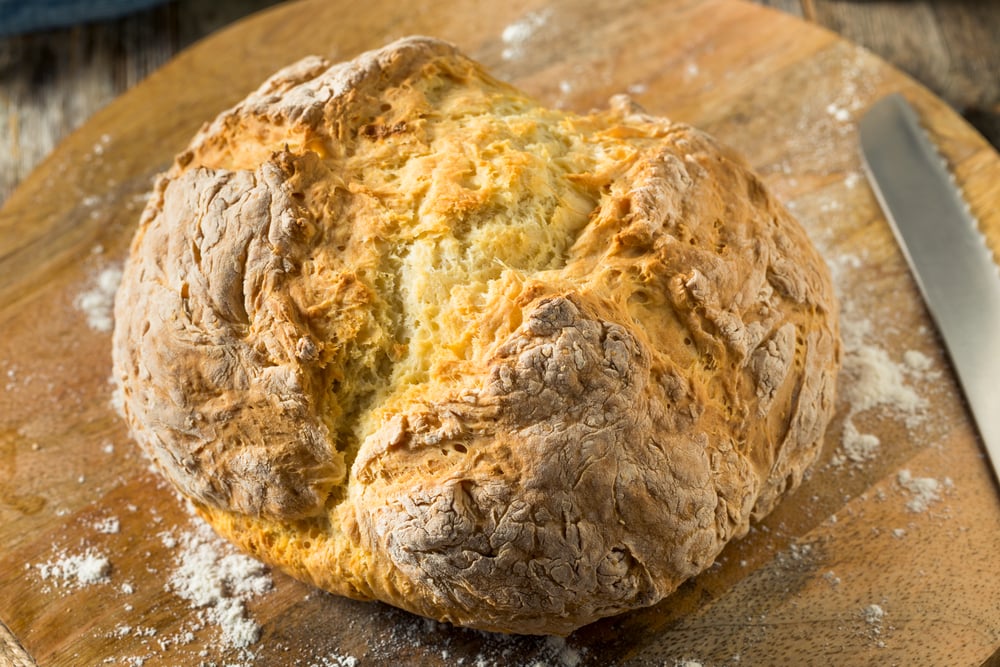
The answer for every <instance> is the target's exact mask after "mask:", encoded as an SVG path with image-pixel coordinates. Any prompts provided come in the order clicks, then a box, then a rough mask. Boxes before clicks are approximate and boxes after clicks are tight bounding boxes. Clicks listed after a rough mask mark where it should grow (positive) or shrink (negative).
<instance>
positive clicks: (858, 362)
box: [833, 315, 933, 466]
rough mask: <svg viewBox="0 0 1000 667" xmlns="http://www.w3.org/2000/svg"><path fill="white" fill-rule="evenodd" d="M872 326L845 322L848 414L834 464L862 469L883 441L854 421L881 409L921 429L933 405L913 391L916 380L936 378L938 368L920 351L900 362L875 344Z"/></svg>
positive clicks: (844, 392)
mask: <svg viewBox="0 0 1000 667" xmlns="http://www.w3.org/2000/svg"><path fill="white" fill-rule="evenodd" d="M873 329H874V327H873V326H872V323H871V321H870V320H868V319H854V318H852V317H850V316H846V315H845V316H843V317H842V318H841V336H842V339H843V342H844V364H843V373H844V376H845V378H846V379H847V382H845V383H844V385H843V386H842V388H841V392H842V396H843V397H844V399H845V400H846V402H847V405H848V412H847V416H846V417H845V419H844V425H843V431H842V432H841V442H840V449H839V451H838V452H837V453H836V454H835V455H834V457H833V464H834V465H836V466H841V465H844V464H845V463H847V462H848V461H849V462H851V463H855V464H859V463H864V462H865V461H870V460H871V459H873V458H875V457H876V456H877V455H878V452H879V449H880V447H881V441H880V440H879V438H878V436H876V435H874V434H871V433H863V432H861V431H860V430H859V429H858V427H857V425H856V423H855V421H854V420H855V418H856V417H857V416H858V415H860V414H861V413H864V412H866V411H868V410H872V409H874V408H880V409H882V410H885V411H887V412H889V413H892V414H895V415H896V416H898V417H901V418H902V419H903V421H904V423H905V424H906V426H907V427H908V428H913V427H915V426H916V425H917V424H919V423H920V422H921V421H922V420H923V419H924V418H925V417H926V415H927V408H928V401H927V399H926V398H924V397H923V396H921V395H920V394H918V393H917V391H916V390H915V389H914V388H913V383H914V382H916V381H922V380H928V379H930V378H931V377H933V371H932V366H933V363H932V362H931V359H930V358H929V357H927V355H925V354H923V353H922V352H919V351H917V350H907V351H906V352H904V353H903V355H902V357H903V358H902V360H901V361H900V362H897V361H894V360H893V359H892V357H890V356H889V353H888V352H887V351H886V350H885V349H883V348H882V347H879V346H878V345H876V344H874V343H872V342H870V339H871V338H872V337H873Z"/></svg>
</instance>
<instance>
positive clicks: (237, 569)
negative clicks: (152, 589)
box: [168, 521, 273, 648]
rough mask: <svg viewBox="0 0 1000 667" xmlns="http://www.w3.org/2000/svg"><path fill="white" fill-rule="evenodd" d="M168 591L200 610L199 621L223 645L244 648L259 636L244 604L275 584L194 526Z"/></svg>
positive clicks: (256, 565) (253, 563)
mask: <svg viewBox="0 0 1000 667" xmlns="http://www.w3.org/2000/svg"><path fill="white" fill-rule="evenodd" d="M168 586H169V588H170V590H172V591H174V592H175V593H177V594H178V595H179V596H180V597H182V598H184V599H185V600H187V601H188V602H190V603H191V604H192V606H193V607H194V608H195V609H197V610H198V612H199V618H201V619H203V620H204V622H207V623H211V624H213V625H216V626H218V629H219V633H220V635H221V639H222V642H223V644H224V645H225V646H227V647H230V648H246V647H247V646H249V645H250V644H253V643H254V642H256V641H257V639H258V637H259V636H260V626H259V625H258V624H257V622H256V621H254V620H253V619H252V618H250V617H249V615H248V614H247V610H246V602H247V601H248V600H249V599H251V598H253V597H254V596H256V595H261V594H263V593H266V592H268V591H269V590H271V588H272V587H273V584H272V582H271V578H270V576H269V575H268V573H267V571H266V569H265V567H264V565H263V564H262V563H260V562H259V561H256V560H254V559H252V558H250V557H248V556H244V555H242V554H239V553H236V552H235V549H233V548H232V547H230V546H229V544H228V543H227V542H225V541H223V540H222V539H221V538H219V537H218V536H216V535H215V533H213V532H212V529H211V528H210V527H209V526H208V524H206V523H204V522H203V521H198V523H197V525H196V527H195V529H194V530H192V531H190V532H187V533H184V534H183V535H182V536H181V538H180V553H178V555H177V567H176V569H175V570H174V572H173V574H172V575H171V577H170V580H169V583H168Z"/></svg>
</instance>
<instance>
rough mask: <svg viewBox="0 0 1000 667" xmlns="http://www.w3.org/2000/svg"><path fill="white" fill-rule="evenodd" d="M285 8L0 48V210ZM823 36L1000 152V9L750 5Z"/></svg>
mask: <svg viewBox="0 0 1000 667" xmlns="http://www.w3.org/2000/svg"><path fill="white" fill-rule="evenodd" d="M279 1H280V0H215V1H213V2H202V0H174V1H173V2H170V3H167V4H165V5H162V6H160V7H158V8H155V9H152V10H149V11H144V12H139V13H136V14H132V15H129V16H126V17H123V18H121V19H118V20H113V21H105V22H99V23H92V24H86V25H81V26H78V27H74V28H68V29H59V30H51V31H46V32H38V33H32V34H27V35H20V36H15V37H9V38H6V39H0V205H2V203H3V202H4V201H6V199H7V197H8V196H9V195H10V193H11V192H12V191H13V190H14V188H15V187H16V186H17V184H18V183H19V182H20V181H21V180H22V179H23V178H24V177H25V176H26V175H27V174H28V173H29V172H30V171H31V170H32V169H33V168H34V167H35V166H36V165H37V164H38V163H39V162H40V161H41V160H42V159H44V158H45V156H46V155H48V154H49V153H50V152H51V151H52V149H53V148H55V146H56V144H57V143H58V142H59V141H60V140H61V139H62V138H63V137H65V136H66V135H67V134H68V133H69V132H71V131H72V130H73V129H75V128H77V127H79V126H80V125H81V124H83V122H84V121H86V120H87V118H89V117H90V115H91V114H93V113H94V112H95V111H97V110H98V109H100V108H101V107H103V106H104V105H106V104H107V103H108V102H110V101H111V100H112V99H114V98H115V97H117V96H118V95H119V94H121V93H122V92H124V91H125V90H126V89H128V88H130V87H131V86H133V85H135V84H136V83H138V82H139V81H141V80H142V79H144V78H145V77H146V76H147V75H149V74H150V73H151V72H153V71H154V70H156V69H157V68H158V67H160V66H161V65H163V64H164V63H165V62H166V61H167V60H169V59H170V58H171V57H172V56H173V55H174V54H175V53H177V52H178V51H180V50H182V49H184V48H185V47H186V46H189V45H190V44H192V43H193V42H195V41H197V40H198V39H200V38H202V37H203V36H205V35H207V34H209V33H211V32H213V31H215V30H217V29H219V28H220V27H222V26H224V25H226V24H228V23H230V22H232V21H235V20H237V19H239V18H241V17H243V16H245V15H247V14H250V13H252V12H254V11H257V10H260V9H263V8H265V7H268V6H271V5H274V4H277V2H279ZM755 1H756V2H758V3H759V4H764V5H770V6H772V7H776V8H778V9H781V10H783V11H786V12H788V13H790V14H793V15H795V16H798V17H801V18H804V19H806V20H809V21H813V22H815V23H818V24H820V25H822V26H825V27H827V28H829V29H831V30H833V31H835V32H837V33H839V34H840V35H841V36H843V37H846V38H847V39H849V40H851V41H853V42H855V43H858V44H860V45H862V46H865V47H867V48H869V49H871V50H872V51H873V52H875V53H876V54H878V55H879V56H881V57H882V58H883V59H885V60H887V61H888V62H890V63H892V64H893V65H895V66H896V67H898V68H899V69H901V70H903V71H904V72H906V73H907V74H909V75H911V76H913V77H914V78H915V79H917V80H918V81H920V82H921V83H923V84H924V85H926V86H927V87H928V88H930V90H931V91H933V92H934V93H935V94H937V95H938V96H939V97H941V98H942V99H943V100H945V101H946V102H948V103H949V104H950V105H951V106H952V107H954V108H955V109H956V110H957V111H958V112H959V113H961V114H962V115H963V116H964V117H965V118H966V120H968V121H969V122H970V123H971V124H972V125H973V126H975V127H976V128H977V129H978V130H979V131H980V132H981V133H982V134H984V135H985V136H986V138H987V139H989V140H990V141H991V142H992V144H993V145H994V146H998V145H1000V39H997V37H998V35H1000V2H996V1H994V0H909V1H906V2H899V1H896V0H858V1H853V2H851V1H847V0H755Z"/></svg>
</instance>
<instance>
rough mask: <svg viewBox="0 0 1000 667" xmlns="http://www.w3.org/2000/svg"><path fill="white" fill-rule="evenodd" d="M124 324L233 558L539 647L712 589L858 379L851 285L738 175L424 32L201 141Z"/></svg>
mask: <svg viewBox="0 0 1000 667" xmlns="http://www.w3.org/2000/svg"><path fill="white" fill-rule="evenodd" d="M116 304H117V305H116V309H115V318H116V327H115V333H114V364H115V373H116V377H117V380H118V381H119V382H120V384H121V387H122V390H123V395H124V407H125V412H126V416H127V420H128V423H129V426H130V428H131V431H132V433H133V434H134V437H135V439H136V440H137V441H138V442H139V444H140V445H141V446H142V447H143V448H144V450H145V452H147V453H148V455H149V456H150V457H151V458H152V459H153V460H154V461H155V463H156V465H157V466H158V468H159V469H160V470H161V471H162V473H163V474H164V475H165V476H166V477H167V478H168V479H169V480H170V481H171V482H172V483H173V484H174V485H176V487H177V489H179V491H180V492H181V493H182V494H183V495H184V496H185V497H186V498H188V499H190V501H191V502H192V503H193V504H194V506H195V507H196V508H197V510H198V511H199V512H200V513H201V514H202V515H203V516H204V518H205V519H206V520H207V521H208V522H210V523H211V525H212V526H213V527H214V528H215V529H216V530H217V531H218V532H220V533H221V534H222V535H225V536H226V537H228V538H229V539H231V540H232V541H234V542H235V543H237V544H238V545H240V546H241V547H242V548H243V549H245V550H247V551H248V552H249V553H251V554H253V555H255V556H257V557H259V558H261V559H263V560H264V561H266V562H268V563H271V564H273V565H274V566H275V567H277V568H280V569H282V570H284V571H286V572H288V573H290V574H291V575H293V576H295V577H297V578H299V579H301V580H303V581H306V582H310V583H312V584H314V585H316V586H319V587H321V588H323V589H326V590H328V591H332V592H334V593H339V594H342V595H347V596H350V597H353V598H361V599H378V600H383V601H385V602H387V603H390V604H392V605H396V606H398V607H402V608H404V609H407V610H410V611H412V612H415V613H418V614H422V615H424V616H428V617H431V618H435V619H439V620H443V621H448V622H451V623H454V624H458V625H463V626H471V627H475V628H480V629H485V630H493V631H502V632H512V633H530V634H560V635H561V634H566V633H569V632H571V631H573V630H574V629H575V628H578V627H580V626H582V625H584V624H587V623H590V622H592V621H594V620H595V619H598V618H601V617H605V616H609V615H613V614H618V613H620V612H624V611H626V610H629V609H634V608H637V607H642V606H646V605H651V604H653V603H656V602H658V601H659V600H661V599H663V598H664V597H665V596H667V595H669V594H670V593H671V592H672V591H673V590H675V588H676V587H677V586H678V585H679V584H680V583H681V582H683V581H685V580H686V579H688V578H689V577H692V576H694V575H696V574H698V573H699V572H701V571H702V570H704V569H705V568H706V567H708V566H709V565H711V564H712V562H713V561H714V560H715V558H716V557H717V556H718V555H719V552H720V551H721V550H722V548H723V547H724V546H725V545H726V543H727V542H729V541H730V540H732V539H733V538H737V537H740V536H742V535H744V534H745V533H746V532H747V530H748V527H749V522H750V520H751V518H760V517H762V516H764V515H765V514H767V513H768V512H769V511H770V510H771V509H772V508H773V507H774V506H775V504H776V503H777V502H778V500H779V499H780V498H781V497H782V496H783V495H784V494H786V493H787V492H788V491H789V490H791V489H793V488H795V487H796V486H797V485H798V484H799V483H800V481H801V480H802V476H803V473H804V472H805V471H806V470H807V468H808V467H809V466H810V464H812V463H813V462H814V461H815V460H816V458H817V456H818V453H819V451H820V448H821V443H822V439H823V435H824V431H825V428H826V425H827V423H828V421H829V419H830V417H831V413H832V410H833V405H834V393H835V383H836V376H837V370H838V366H839V357H840V343H839V336H838V326H837V305H836V302H835V298H834V294H833V289H832V286H831V281H830V277H829V274H828V271H827V268H826V265H825V264H824V261H823V259H822V258H821V257H820V255H819V254H818V253H817V251H816V250H815V249H814V248H813V246H812V245H811V244H810V242H809V240H808V239H807V236H806V234H805V233H804V231H803V230H802V228H801V227H800V226H799V224H798V223H797V222H796V221H795V220H794V219H793V218H792V217H791V216H790V215H789V213H788V212H787V211H786V210H785V209H784V208H783V207H782V206H781V205H780V204H779V203H778V202H777V201H776V200H775V199H774V197H773V196H771V195H770V194H769V193H768V191H767V189H766V188H765V187H764V185H763V184H762V182H761V181H760V179H759V178H758V177H757V176H755V175H754V174H753V173H752V171H751V170H750V169H749V168H748V166H747V165H746V163H745V162H744V161H743V160H742V159H741V158H740V157H739V156H737V155H736V154H734V152H733V151H731V150H729V149H727V148H726V147H724V146H722V145H720V144H719V143H717V142H716V141H715V140H713V139H712V138H711V137H709V136H707V135H705V134H704V133H702V132H700V131H698V130H696V129H693V128H691V127H689V126H687V125H684V124H680V123H675V122H671V121H669V120H666V119H663V118H657V117H654V116H651V115H647V114H645V113H644V112H642V111H641V110H639V109H638V108H637V107H636V106H635V105H633V104H631V103H630V102H629V101H628V100H627V99H625V98H615V99H613V100H612V101H611V104H610V108H609V109H607V110H604V111H598V112H595V113H592V114H590V115H577V114H574V113H568V112H565V111H556V110H551V109H546V108H544V107H542V106H540V105H539V104H538V103H537V102H535V101H533V100H532V99H530V98H528V97H527V96H526V95H525V94H523V93H521V92H519V91H518V90H516V89H514V88H513V87H511V86H509V85H506V84H504V83H502V82H500V81H497V80H496V79H494V78H493V77H491V76H490V75H489V74H488V73H486V72H485V71H484V70H483V68H482V67H481V66H479V65H478V64H476V63H475V62H473V61H471V60H469V59H468V58H466V57H465V56H463V55H462V54H461V53H459V52H458V51H457V50H456V49H455V47H453V46H451V45H449V44H447V43H444V42H441V41H438V40H435V39H430V38H423V37H414V38H407V39H403V40H400V41H398V42H395V43H393V44H390V45H389V46H387V47H385V48H382V49H380V50H377V51H372V52H369V53H365V54H362V55H361V56H359V57H358V58H356V59H355V60H353V61H351V62H346V63H340V64H332V63H331V62H328V61H327V60H324V59H322V58H318V57H312V58H307V59H305V60H303V61H301V62H299V63H297V64H294V65H292V66H290V67H288V68H286V69H283V70H282V71H280V72H278V73H277V74H275V75H274V76H273V77H271V78H270V79H269V80H268V81H266V82H265V83H264V84H263V85H262V86H261V87H260V88H259V89H258V90H257V91H256V92H254V93H252V94H251V95H250V96H249V97H247V99H245V100H244V101H243V102H241V103H239V104H238V105H237V106H235V107H234V108H232V109H231V110H228V111H226V112H224V113H222V114H221V115H220V116H219V117H218V118H217V119H215V121H214V122H212V123H210V124H207V125H205V126H204V128H203V129H202V130H201V131H200V132H199V133H198V134H197V136H196V137H195V138H194V139H193V141H192V143H191V145H190V147H189V148H188V150H186V151H185V152H183V153H182V154H181V155H180V156H178V158H177V160H176V161H175V163H174V165H173V166H172V167H171V168H170V170H169V171H168V172H167V173H166V174H164V175H163V176H162V177H161V178H160V179H159V180H158V183H157V185H156V188H155V191H154V193H153V196H152V198H151V200H150V201H149V204H148V206H147V208H146V209H145V212H144V213H143V216H142V219H141V221H140V224H139V228H138V231H137V233H136V235H135V239H134V242H133V244H132V247H131V253H130V257H129V259H128V261H127V263H126V268H125V273H124V279H123V281H122V284H121V287H120V290H119V292H118V295H117V302H116Z"/></svg>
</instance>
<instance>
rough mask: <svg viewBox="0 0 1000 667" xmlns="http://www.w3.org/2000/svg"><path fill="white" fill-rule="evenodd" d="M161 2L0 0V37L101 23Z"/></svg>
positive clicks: (158, 0) (149, 0) (123, 0)
mask: <svg viewBox="0 0 1000 667" xmlns="http://www.w3.org/2000/svg"><path fill="white" fill-rule="evenodd" d="M164 1H165V0H0V36H6V35H13V34H15V33H19V32H30V31H33V30H46V29H49V28H63V27H66V26H70V25H74V24H76V23H84V22H87V21H103V20H106V19H113V18H117V17H119V16H121V15H123V14H128V13H130V12H135V11H139V10H141V9H148V8H150V7H153V6H155V5H158V4H161V3H163V2H164Z"/></svg>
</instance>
